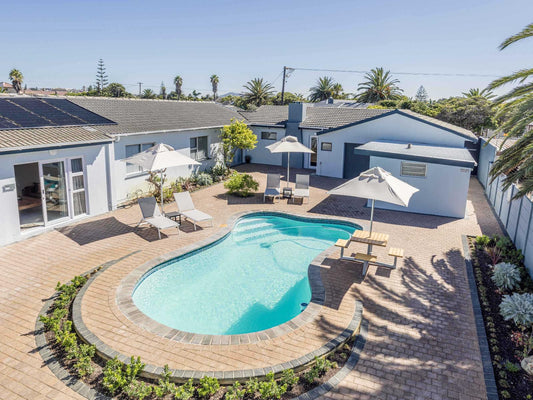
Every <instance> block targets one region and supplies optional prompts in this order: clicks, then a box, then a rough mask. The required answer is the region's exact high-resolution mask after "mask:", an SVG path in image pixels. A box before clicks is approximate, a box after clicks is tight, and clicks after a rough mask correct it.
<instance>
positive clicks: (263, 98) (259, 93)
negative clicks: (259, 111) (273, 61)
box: [243, 78, 274, 107]
mask: <svg viewBox="0 0 533 400" xmlns="http://www.w3.org/2000/svg"><path fill="white" fill-rule="evenodd" d="M243 88H245V89H246V90H247V91H248V92H246V93H245V94H244V98H245V100H246V102H247V103H250V104H253V105H255V106H257V107H259V106H261V105H263V104H266V103H267V102H268V100H269V99H270V97H271V96H272V93H273V92H274V86H272V85H271V84H270V83H268V82H263V78H255V79H252V80H251V81H248V82H246V84H245V85H244V86H243Z"/></svg>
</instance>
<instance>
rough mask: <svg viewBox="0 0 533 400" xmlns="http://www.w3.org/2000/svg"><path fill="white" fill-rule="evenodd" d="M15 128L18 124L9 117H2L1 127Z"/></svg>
mask: <svg viewBox="0 0 533 400" xmlns="http://www.w3.org/2000/svg"><path fill="white" fill-rule="evenodd" d="M13 128H18V126H17V125H15V124H14V123H12V122H11V121H8V120H7V119H5V118H2V117H0V129H13Z"/></svg>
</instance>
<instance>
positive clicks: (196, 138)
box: [189, 135, 209, 161]
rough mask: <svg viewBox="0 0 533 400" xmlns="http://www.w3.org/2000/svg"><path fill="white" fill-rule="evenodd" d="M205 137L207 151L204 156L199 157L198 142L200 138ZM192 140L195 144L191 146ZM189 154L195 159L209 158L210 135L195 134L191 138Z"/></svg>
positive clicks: (203, 159)
mask: <svg viewBox="0 0 533 400" xmlns="http://www.w3.org/2000/svg"><path fill="white" fill-rule="evenodd" d="M203 138H205V152H204V157H202V158H200V157H198V142H199V139H203ZM192 141H194V143H195V145H194V146H191V144H192ZM189 155H190V157H191V158H192V159H193V160H196V161H205V160H209V136H207V135H203V136H194V137H190V138H189Z"/></svg>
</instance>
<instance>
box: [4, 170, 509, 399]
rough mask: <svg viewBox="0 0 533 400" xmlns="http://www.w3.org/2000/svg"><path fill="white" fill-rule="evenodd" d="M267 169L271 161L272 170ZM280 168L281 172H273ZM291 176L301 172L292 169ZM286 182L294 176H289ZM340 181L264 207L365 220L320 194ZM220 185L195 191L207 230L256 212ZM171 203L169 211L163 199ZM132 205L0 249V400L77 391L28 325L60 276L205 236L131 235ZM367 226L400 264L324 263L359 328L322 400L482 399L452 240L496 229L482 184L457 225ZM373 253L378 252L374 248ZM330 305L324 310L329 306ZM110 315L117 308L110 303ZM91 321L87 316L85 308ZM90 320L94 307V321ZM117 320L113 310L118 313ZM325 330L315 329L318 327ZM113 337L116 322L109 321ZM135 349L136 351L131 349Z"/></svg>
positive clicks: (119, 267) (386, 217) (384, 217)
mask: <svg viewBox="0 0 533 400" xmlns="http://www.w3.org/2000/svg"><path fill="white" fill-rule="evenodd" d="M242 169H249V170H253V171H257V172H261V173H258V174H256V177H257V178H258V179H259V180H260V181H261V186H260V188H263V187H264V178H265V177H264V174H263V173H264V172H265V171H266V167H262V166H256V165H246V166H243V167H242ZM272 169H274V168H270V170H272ZM279 170H280V172H282V173H283V169H282V168H280V169H279ZM293 172H294V173H296V172H299V171H296V170H294V171H293ZM292 181H293V182H294V177H292ZM340 182H341V180H338V179H331V178H322V177H315V176H313V177H312V179H311V184H312V186H313V187H312V190H311V202H310V204H309V205H307V204H305V205H298V204H296V205H293V204H287V203H286V202H284V201H282V202H280V203H276V204H275V205H267V206H266V207H267V208H268V207H270V208H271V209H273V210H282V211H289V212H291V211H292V212H297V213H304V212H306V211H307V212H308V214H309V215H336V216H344V217H347V218H351V219H353V220H354V221H355V222H358V223H360V224H362V225H364V226H366V225H367V222H368V218H369V210H368V209H366V208H362V207H361V206H362V205H363V203H364V202H363V201H361V200H354V199H350V200H349V201H346V200H345V199H342V198H338V197H337V198H326V195H325V191H327V190H328V189H330V188H332V187H334V186H336V185H337V184H339V183H340ZM223 193H224V189H223V187H222V186H221V185H216V186H213V187H211V188H208V189H204V190H201V191H199V192H196V193H194V194H193V199H194V201H195V204H196V206H197V207H198V208H199V209H202V210H203V211H205V212H207V213H209V214H212V215H213V216H215V229H216V227H218V226H220V225H221V224H224V223H225V222H226V221H227V219H228V217H229V216H230V215H232V214H234V213H236V212H240V211H243V210H256V209H264V208H265V205H263V203H262V202H261V199H260V197H259V196H257V197H255V198H253V199H243V200H240V199H239V200H237V199H235V198H227V197H226V196H225V195H224V194H223ZM167 207H169V210H170V209H172V206H170V205H169V206H167ZM138 219H139V211H138V208H137V207H136V206H135V207H131V208H125V209H120V210H117V211H115V212H113V213H108V214H106V215H103V216H99V217H94V218H90V219H87V220H84V221H81V222H80V223H78V224H76V225H73V226H70V227H68V228H63V229H61V230H56V231H52V232H49V233H46V234H43V235H40V236H37V237H34V238H30V239H28V240H25V241H23V242H19V243H15V244H13V245H10V246H6V247H3V248H0V260H1V261H0V273H1V274H2V275H1V276H2V278H3V279H2V280H1V281H0V332H1V335H0V398H6V399H29V398H31V399H45V398H47V399H71V398H80V396H78V395H77V394H76V393H74V392H72V391H71V390H70V389H69V388H67V387H66V386H65V385H64V384H63V383H62V382H60V381H58V380H57V379H56V378H55V376H54V375H53V374H52V373H51V372H50V371H49V370H48V368H47V367H46V366H44V365H43V362H42V359H41V358H40V356H39V354H38V353H37V349H36V346H35V341H34V337H33V327H34V324H35V319H36V317H37V315H38V312H39V310H40V308H41V306H42V301H43V299H46V298H48V297H49V296H50V295H51V294H52V293H53V291H54V286H55V284H56V283H57V281H61V282H65V281H67V280H69V279H70V278H72V276H73V275H75V274H79V273H82V272H84V271H86V270H89V269H90V268H92V267H94V266H96V265H100V264H102V263H104V262H106V261H110V260H116V259H118V258H120V257H123V256H126V255H129V254H131V253H132V252H133V251H136V250H140V252H139V253H137V254H135V255H132V256H130V257H129V258H128V259H125V260H123V261H121V262H120V263H118V264H116V268H115V266H113V267H111V268H110V269H109V270H108V271H106V272H105V273H104V274H103V275H102V277H103V276H105V275H106V274H107V275H108V278H106V279H110V281H109V282H111V281H112V280H113V279H112V278H113V277H114V279H115V280H118V279H119V275H120V274H121V273H123V271H124V270H123V268H126V269H127V268H128V267H127V265H128V263H131V264H132V265H133V264H135V263H138V262H141V261H143V260H148V259H150V258H152V257H155V256H156V255H158V254H162V253H166V252H168V251H171V250H174V249H176V248H179V247H181V246H185V245H188V244H191V243H193V242H195V241H197V240H201V239H203V238H206V237H208V236H209V235H211V234H212V233H213V229H211V228H206V229H203V230H198V231H196V232H193V231H192V226H189V225H187V224H184V227H183V230H182V233H181V234H180V235H179V236H178V235H177V234H176V232H172V230H170V231H168V232H166V233H167V234H168V236H166V237H164V238H163V239H162V240H160V241H159V240H156V239H157V233H156V232H154V231H153V230H150V229H148V228H146V229H141V230H140V231H138V232H134V231H133V229H132V228H133V226H134V224H135V223H136V222H137V221H138ZM374 226H375V228H374V229H375V230H376V231H379V232H385V233H388V234H390V237H391V239H390V241H389V243H390V245H391V246H394V247H403V248H404V249H405V252H406V256H407V257H406V259H405V260H404V262H403V263H400V268H399V269H398V270H395V271H389V270H383V269H380V268H376V267H370V269H369V274H368V276H367V277H366V279H365V280H364V281H363V282H361V280H360V270H361V267H360V266H358V265H357V264H351V263H347V262H339V261H337V260H336V257H335V255H334V256H332V257H331V258H329V259H326V261H325V262H324V265H323V267H324V268H326V269H328V270H329V271H328V272H327V274H330V273H331V274H332V276H337V277H338V276H340V274H339V273H340V272H341V271H342V272H343V273H348V274H350V275H349V276H351V277H352V280H351V281H349V280H343V284H344V290H341V291H339V292H338V296H335V297H333V298H332V299H329V301H332V302H335V301H337V302H338V304H341V303H342V302H352V301H355V300H361V301H362V302H363V306H364V317H365V318H366V319H367V320H368V321H369V323H370V327H369V335H368V339H367V343H366V346H365V349H364V351H363V354H362V357H361V359H360V362H359V364H358V365H357V367H356V369H355V370H354V371H353V372H352V373H351V374H350V375H349V376H348V377H347V378H346V379H345V380H344V381H343V382H341V384H340V385H339V386H338V387H337V388H336V389H335V390H334V391H333V392H331V393H329V394H328V395H327V396H326V397H327V398H332V399H354V398H358V399H359V398H361V399H364V398H368V399H417V398H419V399H428V398H432V399H438V398H450V399H454V398H458V399H459V398H460V399H482V398H484V397H485V388H484V383H483V374H482V367H481V358H480V354H479V349H478V345H477V339H476V335H475V326H474V319H473V314H472V307H471V303H470V298H469V289H468V285H467V280H466V273H465V269H464V268H465V266H464V261H463V259H462V250H461V235H462V234H479V233H480V232H483V233H487V234H493V233H499V226H498V224H497V222H496V220H495V218H494V216H493V214H492V212H491V210H490V207H489V206H488V204H487V202H486V200H485V198H484V196H483V193H482V188H481V186H480V185H479V183H478V182H477V180H475V179H474V180H472V181H471V185H470V193H469V204H468V216H467V218H466V219H464V220H454V219H450V218H442V217H434V216H426V215H416V214H408V213H401V212H392V211H384V210H376V213H375V225H374ZM376 250H377V251H376V252H377V253H378V255H379V254H380V253H379V252H380V251H383V250H380V249H376ZM101 283H102V284H101V285H99V288H100V289H99V294H100V296H101V297H102V298H103V299H105V300H106V302H107V304H108V305H112V304H114V303H113V301H114V296H115V293H114V291H113V290H110V289H112V285H111V286H106V284H105V282H104V280H102V282H101ZM333 308H334V307H333ZM114 311H115V312H117V310H114ZM85 312H86V313H88V315H89V316H90V313H91V311H90V310H86V311H85ZM92 317H93V318H95V319H96V318H97V315H96V313H94V315H93V316H92ZM116 318H117V319H118V320H121V319H122V318H123V317H122V316H121V315H120V314H117V315H116ZM326 327H327V326H325V327H324V328H326ZM113 329H115V331H116V333H120V329H121V328H120V327H114V328H113ZM137 353H138V352H135V354H137Z"/></svg>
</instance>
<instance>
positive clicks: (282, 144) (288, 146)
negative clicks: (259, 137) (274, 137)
mask: <svg viewBox="0 0 533 400" xmlns="http://www.w3.org/2000/svg"><path fill="white" fill-rule="evenodd" d="M266 148H267V149H269V150H270V152H271V153H287V186H289V165H290V161H291V153H314V151H313V150H311V149H310V148H308V147H305V146H304V145H303V144H301V143H300V142H299V141H298V138H296V137H295V136H285V137H284V138H282V139H281V140H279V141H277V142H276V143H272V144H271V145H269V146H266Z"/></svg>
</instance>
